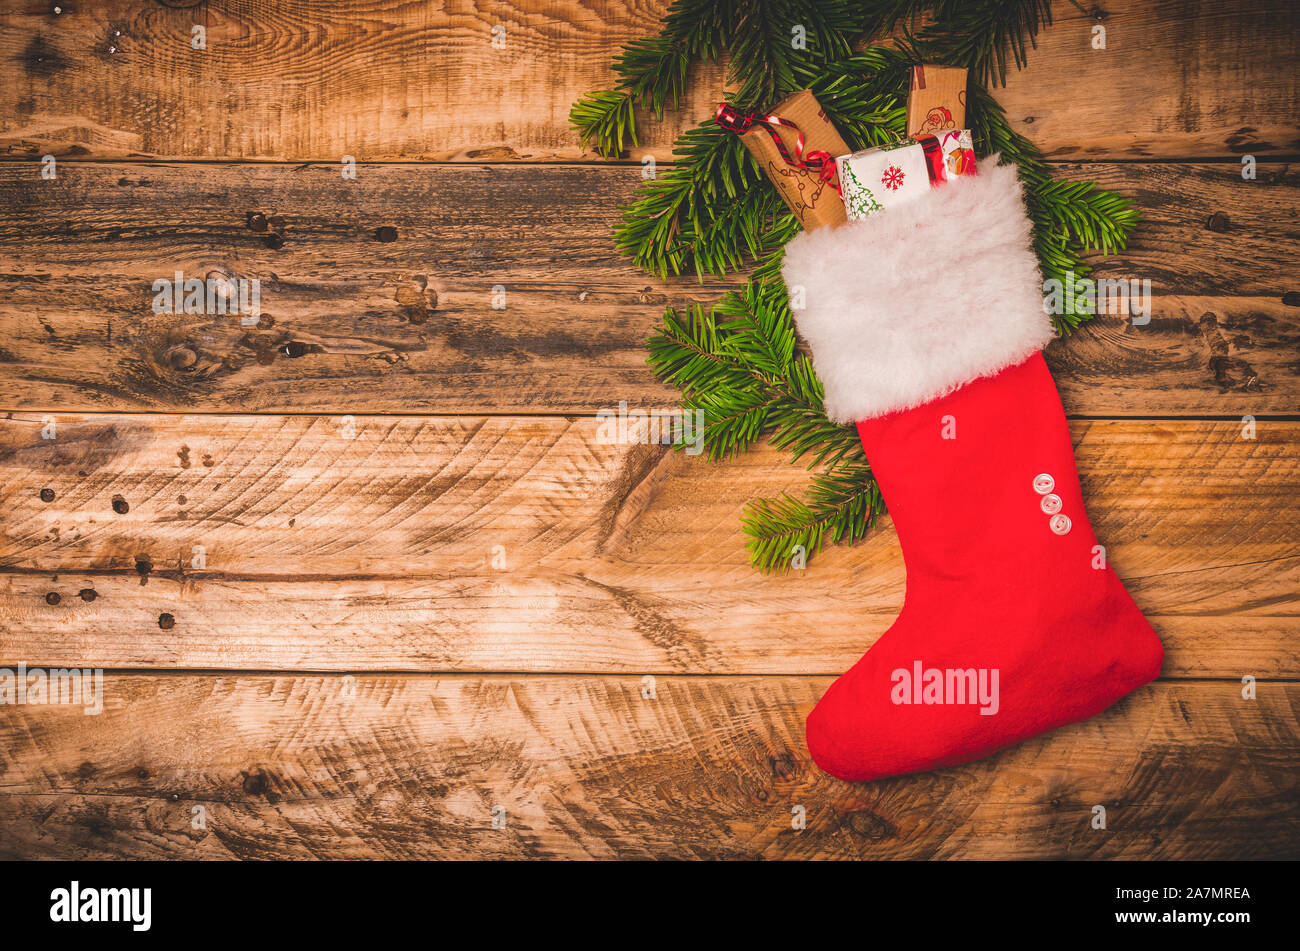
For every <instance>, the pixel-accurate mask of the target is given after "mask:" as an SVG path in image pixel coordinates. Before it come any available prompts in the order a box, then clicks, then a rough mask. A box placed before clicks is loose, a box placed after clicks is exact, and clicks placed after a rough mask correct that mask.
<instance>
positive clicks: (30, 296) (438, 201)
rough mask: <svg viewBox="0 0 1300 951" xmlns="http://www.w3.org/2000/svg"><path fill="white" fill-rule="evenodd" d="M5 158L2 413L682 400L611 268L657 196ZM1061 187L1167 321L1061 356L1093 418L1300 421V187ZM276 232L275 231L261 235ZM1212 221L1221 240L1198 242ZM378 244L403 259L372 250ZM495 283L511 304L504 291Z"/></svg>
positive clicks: (556, 181) (517, 174)
mask: <svg viewBox="0 0 1300 951" xmlns="http://www.w3.org/2000/svg"><path fill="white" fill-rule="evenodd" d="M61 168H62V171H61V172H60V173H59V177H58V178H57V179H56V180H54V181H40V180H39V179H38V178H37V177H36V173H35V171H34V168H31V167H23V166H17V165H12V164H10V165H4V164H0V207H6V208H8V209H9V211H10V212H11V216H10V221H9V223H8V224H5V225H0V329H3V331H4V333H3V339H0V361H3V362H2V363H0V366H3V369H4V373H3V375H2V376H0V406H6V407H14V408H24V409H43V408H49V409H62V410H131V409H157V410H176V411H187V410H195V409H199V410H212V411H219V412H232V411H236V412H297V411H302V410H304V409H310V410H312V411H319V412H353V413H365V412H372V413H374V412H392V413H417V412H426V413H430V412H432V413H437V412H448V413H501V412H507V413H508V412H550V413H584V412H585V413H590V412H594V411H596V410H597V409H599V408H601V407H604V406H610V405H617V403H618V402H619V401H620V400H627V401H628V402H629V403H632V404H639V405H666V404H668V403H670V402H671V401H672V400H674V399H675V394H674V392H673V391H672V390H671V389H670V388H668V387H665V386H662V385H660V384H659V383H657V382H656V381H655V380H654V378H653V376H652V374H651V373H650V370H649V369H648V367H647V366H646V364H645V346H644V342H645V338H646V337H647V336H648V335H649V334H650V333H652V332H653V331H654V330H655V329H656V328H657V327H658V325H659V322H660V319H661V316H662V313H663V307H664V306H665V305H666V304H672V305H674V306H678V307H680V306H682V305H684V304H685V303H687V302H689V301H692V300H702V301H711V300H715V299H716V298H717V296H718V295H719V293H720V288H719V286H718V284H717V283H716V282H711V283H710V284H708V285H706V286H703V287H702V286H700V285H698V284H697V283H696V282H695V281H693V280H690V279H678V280H674V281H672V282H668V283H662V282H658V281H654V280H652V279H650V278H648V277H647V276H646V275H645V274H643V273H641V272H639V271H637V270H635V269H634V268H632V267H631V266H630V265H629V264H628V262H627V261H626V260H625V259H623V258H621V257H620V256H619V255H617V254H616V253H615V252H614V250H613V243H612V239H611V238H610V232H611V230H612V228H613V227H614V225H615V224H616V222H617V221H618V220H619V211H618V207H617V206H618V204H619V203H620V202H624V201H627V200H629V199H630V198H631V196H632V194H633V191H634V189H635V186H636V185H637V184H638V183H639V181H640V179H639V176H638V174H637V173H636V172H635V171H633V170H629V169H627V168H619V167H593V166H559V167H556V166H527V165H516V166H409V165H383V166H371V167H367V168H365V169H363V170H362V173H361V177H360V178H359V179H358V180H357V181H355V182H345V181H343V180H342V179H341V177H340V176H339V175H338V173H337V171H336V170H334V169H331V168H328V167H322V166H308V167H287V166H261V165H248V164H242V165H154V164H150V165H145V164H140V165H127V164H85V163H81V164H65V165H63V166H62V167H61ZM1259 171H1260V178H1259V179H1257V180H1255V181H1251V182H1247V181H1243V180H1242V179H1241V177H1240V174H1239V173H1238V171H1237V170H1236V169H1235V167H1233V166H1224V165H1136V164H1124V165H1082V166H1069V167H1066V168H1064V169H1062V174H1064V175H1065V176H1067V177H1070V178H1075V179H1085V178H1086V179H1094V180H1097V181H1099V182H1100V183H1101V184H1102V185H1103V186H1105V187H1107V188H1111V189H1114V190H1115V191H1117V192H1119V193H1121V194H1124V195H1128V196H1130V197H1132V198H1134V199H1135V201H1136V202H1137V203H1138V206H1139V207H1140V208H1141V210H1142V213H1143V215H1144V218H1145V220H1144V221H1143V223H1142V224H1141V225H1140V226H1139V229H1138V230H1137V232H1136V234H1135V235H1134V238H1133V242H1132V244H1131V246H1130V248H1129V249H1128V251H1127V252H1126V253H1125V254H1124V255H1123V256H1122V257H1121V258H1118V259H1115V260H1113V261H1108V262H1106V264H1105V267H1104V269H1102V270H1100V271H1099V272H1098V273H1099V274H1103V275H1106V276H1113V277H1116V278H1124V279H1138V280H1143V279H1145V280H1149V281H1150V282H1151V292H1152V294H1153V295H1154V301H1153V306H1152V315H1151V321H1150V323H1148V324H1146V325H1145V326H1133V325H1131V324H1130V322H1129V319H1128V317H1126V316H1124V315H1120V314H1116V315H1113V316H1108V317H1102V318H1098V320H1097V321H1096V323H1095V324H1094V325H1093V326H1091V327H1087V328H1085V329H1084V330H1083V331H1081V332H1080V333H1079V334H1078V335H1077V336H1076V338H1075V339H1073V340H1069V341H1062V342H1058V343H1057V344H1056V345H1054V346H1053V347H1052V348H1050V349H1049V351H1048V356H1049V361H1050V363H1051V365H1052V368H1053V371H1054V373H1055V375H1056V378H1057V381H1058V384H1059V386H1060V387H1061V390H1062V393H1063V396H1064V399H1065V403H1066V408H1067V411H1069V412H1071V413H1076V414H1081V415H1098V416H1101V415H1112V416H1114V415H1136V416H1148V415H1175V414H1185V413H1210V414H1235V415H1243V414H1251V415H1255V416H1260V415H1268V414H1278V413H1293V412H1295V410H1296V408H1297V406H1300V363H1297V361H1296V360H1295V352H1296V350H1297V348H1300V307H1296V306H1288V305H1286V304H1283V303H1282V298H1283V295H1284V294H1286V293H1288V292H1293V291H1295V290H1296V289H1297V287H1300V285H1297V283H1296V280H1295V274H1296V273H1297V271H1300V218H1297V216H1296V215H1294V214H1285V213H1280V210H1284V209H1286V208H1292V209H1295V208H1300V179H1297V175H1296V173H1295V172H1294V171H1292V170H1290V169H1289V168H1288V167H1285V166H1261V167H1260V170H1259ZM250 213H262V214H264V215H266V216H268V218H269V222H268V224H267V228H268V229H269V230H268V232H267V233H271V234H276V235H279V236H282V237H283V238H284V245H283V247H281V248H279V249H272V248H269V247H267V246H266V244H265V239H266V233H261V232H255V231H252V230H250V229H249V227H248V226H247V217H248V215H249V214H250ZM1211 213H1218V214H1221V215H1223V216H1225V217H1226V219H1227V221H1228V230H1227V231H1226V232H1218V231H1211V230H1208V229H1207V228H1206V227H1205V224H1206V220H1207V218H1208V216H1209V215H1210V214H1211ZM382 227H392V228H395V229H396V240H393V241H389V242H381V241H378V240H376V237H375V235H376V231H377V229H379V228H382ZM177 270H180V271H182V272H183V273H184V274H185V275H186V276H192V277H200V278H202V277H205V276H207V275H209V274H221V275H225V276H227V277H229V278H231V279H241V278H242V279H253V278H256V279H258V280H260V281H261V282H262V285H261V287H262V310H263V316H262V318H261V324H260V325H259V326H257V327H246V326H242V325H241V323H240V321H239V320H237V319H235V318H232V317H229V316H224V315H221V316H211V315H201V314H191V315H174V314H161V315H158V314H154V313H153V311H152V308H151V305H152V302H153V299H154V291H153V289H152V284H153V282H154V281H155V280H157V279H160V278H163V279H171V277H172V276H173V274H174V273H175V271H177ZM495 287H500V288H501V289H503V290H504V293H505V298H504V309H494V304H495V303H501V302H502V301H501V300H500V299H498V298H494V291H493V288H495Z"/></svg>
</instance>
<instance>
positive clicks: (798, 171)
mask: <svg viewBox="0 0 1300 951" xmlns="http://www.w3.org/2000/svg"><path fill="white" fill-rule="evenodd" d="M771 114H773V115H776V116H779V117H780V118H781V120H782V121H784V122H792V123H794V124H795V125H796V126H798V127H799V132H802V133H803V139H804V141H803V154H804V155H807V154H808V153H810V152H818V151H821V152H828V153H830V156H831V158H832V159H834V158H837V157H838V156H841V155H847V154H848V153H849V151H850V149H849V147H848V146H847V145H845V144H844V140H843V139H842V138H840V134H839V133H838V132H836V131H835V126H833V125H832V124H831V120H830V119H828V118H827V117H826V113H825V112H823V111H822V107H821V104H820V103H819V102H818V101H817V97H816V96H814V95H813V94H812V93H810V92H809V91H808V90H806V89H804V90H801V91H800V92H797V93H795V94H794V95H793V96H790V97H789V98H787V99H785V100H783V101H782V102H780V103H779V104H778V105H777V106H775V107H774V108H773V109H772V110H771ZM770 131H775V132H776V134H778V135H780V136H781V141H782V142H783V143H784V144H785V148H786V152H787V153H789V154H790V155H791V156H794V155H795V147H796V144H797V142H798V139H799V133H798V132H796V131H795V130H794V129H788V128H785V127H784V126H777V127H776V128H775V130H770V129H769V127H768V126H766V125H763V124H761V123H758V122H755V123H754V124H753V125H752V126H750V128H749V131H748V132H746V133H745V134H744V135H742V136H741V137H740V141H741V142H742V143H744V145H745V148H747V149H749V151H750V152H751V153H753V155H754V158H755V159H757V160H758V164H759V166H760V167H761V168H762V169H763V173H764V174H765V175H766V176H767V177H768V178H769V179H771V181H772V183H773V184H774V185H776V188H777V191H779V192H780V193H781V197H782V198H783V199H785V203H786V204H787V205H788V206H789V207H790V210H791V211H793V212H794V213H795V217H797V218H798V219H799V223H800V224H802V225H803V226H804V228H805V229H806V230H812V229H813V228H825V227H827V226H830V225H838V224H841V223H843V222H845V221H847V220H848V216H847V215H845V214H844V201H843V200H842V199H841V198H840V195H839V192H837V191H836V190H835V186H834V184H833V180H832V181H831V182H827V181H824V180H823V179H822V177H821V176H820V175H818V174H817V172H816V171H814V170H812V169H806V168H797V167H795V166H794V165H790V164H788V163H787V162H786V161H785V159H784V158H782V156H781V152H780V150H778V149H777V147H776V143H775V142H773V141H772V136H771V134H769V133H770ZM831 164H832V166H833V165H834V162H832V163H831Z"/></svg>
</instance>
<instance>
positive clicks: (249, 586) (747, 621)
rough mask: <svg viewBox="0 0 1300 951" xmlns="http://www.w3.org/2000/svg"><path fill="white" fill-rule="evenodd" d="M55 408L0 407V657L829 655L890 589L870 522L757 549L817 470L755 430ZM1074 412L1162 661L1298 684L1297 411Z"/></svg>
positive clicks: (865, 634) (351, 662)
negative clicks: (641, 435) (46, 496)
mask: <svg viewBox="0 0 1300 951" xmlns="http://www.w3.org/2000/svg"><path fill="white" fill-rule="evenodd" d="M52 418H54V419H55V420H56V430H55V438H54V439H52V440H49V439H45V438H43V437H44V433H45V432H46V423H45V422H44V421H43V420H45V418H44V417H41V416H36V415H25V414H19V415H15V416H14V417H13V418H11V419H5V420H0V506H3V508H4V511H5V513H6V518H5V523H4V530H3V532H2V533H0V570H3V572H4V574H0V622H2V624H3V628H2V629H3V631H4V633H3V634H0V656H6V657H12V658H21V659H25V660H27V662H28V663H32V664H37V663H41V664H47V665H62V664H81V665H85V664H96V665H104V666H110V667H111V666H118V667H191V668H245V669H255V670H256V669H276V670H278V669H299V668H305V669H314V670H323V669H336V670H337V669H342V670H350V669H356V670H359V669H371V670H483V671H492V670H512V671H514V670H518V671H522V670H537V671H594V672H604V671H628V672H632V671H643V672H644V671H679V672H688V671H689V672H700V673H741V672H743V673H765V672H771V673H791V672H801V673H802V672H807V673H836V672H839V671H842V670H844V669H847V667H848V666H850V665H851V663H852V662H853V661H854V660H856V659H857V657H858V656H859V655H860V654H861V653H862V651H863V650H864V649H865V648H866V647H867V646H868V645H869V644H870V643H872V642H874V640H875V638H876V637H877V636H878V635H879V634H880V633H883V631H884V630H885V629H886V628H887V627H888V626H889V624H890V623H891V622H892V620H893V617H894V615H895V614H896V613H897V611H898V609H899V607H900V606H901V602H902V594H903V585H904V571H903V565H902V559H901V556H900V555H899V552H898V547H897V541H896V538H895V536H894V533H893V532H892V531H891V530H889V529H888V528H887V527H885V526H882V528H881V530H879V531H876V532H874V533H873V534H872V535H871V537H870V538H869V539H868V540H867V541H866V542H864V543H862V544H859V545H858V546H856V547H854V548H852V549H848V548H841V549H836V550H832V551H828V552H826V553H825V554H823V555H821V556H819V557H818V558H817V559H815V560H814V561H813V562H812V564H811V565H810V566H809V568H808V569H806V570H805V571H801V572H792V573H791V574H790V575H789V576H787V577H783V578H765V577H764V576H762V575H760V574H758V573H757V572H755V571H754V570H752V569H751V568H749V567H748V562H747V555H746V552H745V550H744V536H743V534H742V532H741V530H740V516H741V509H742V507H743V504H744V502H745V501H746V500H747V499H750V498H754V497H758V496H774V495H777V494H779V493H780V492H782V491H786V490H793V491H798V490H799V489H800V488H801V487H802V486H803V485H804V484H805V482H806V475H805V474H804V472H803V471H802V469H800V468H796V467H793V466H790V465H789V464H788V462H787V461H786V457H785V455H784V454H783V453H780V452H776V451H774V450H771V449H762V450H759V451H755V452H751V453H747V454H745V455H744V456H741V457H739V458H737V459H736V460H734V461H731V462H727V463H709V462H707V461H706V460H704V459H702V458H690V457H688V456H686V455H684V454H682V453H674V452H672V451H671V450H670V449H668V448H667V447H662V446H647V445H638V444H631V445H629V444H617V443H614V444H610V443H607V442H605V441H604V440H603V438H602V432H601V425H600V423H599V422H598V421H597V420H594V419H590V418H582V419H576V420H558V419H553V418H510V417H490V418H470V417H458V418H454V419H446V418H410V417H400V418H393V417H350V418H349V420H350V421H349V420H340V419H336V418H329V417H304V416H292V417H266V416H233V417H221V416H167V415H144V416H134V415H127V416H98V415H95V416H84V417H52ZM1072 428H1073V434H1074V442H1075V445H1076V453H1077V457H1078V460H1079V467H1080V470H1081V472H1082V477H1083V489H1084V493H1085V497H1086V498H1087V499H1088V501H1089V507H1090V510H1091V512H1092V513H1093V517H1094V527H1095V528H1096V531H1097V534H1098V537H1099V538H1100V539H1101V540H1102V541H1103V543H1107V544H1110V545H1111V548H1110V549H1108V552H1107V557H1108V558H1109V560H1110V561H1111V563H1112V564H1113V565H1114V566H1115V568H1116V570H1117V571H1118V572H1119V574H1120V576H1121V577H1123V578H1124V579H1125V580H1126V581H1127V582H1128V584H1129V586H1130V589H1131V591H1132V593H1133V595H1134V597H1135V598H1136V599H1137V601H1138V604H1139V605H1140V606H1141V607H1142V608H1143V609H1144V611H1146V612H1147V613H1148V614H1149V615H1151V616H1152V618H1153V622H1154V623H1155V624H1156V626H1157V629H1158V630H1159V631H1160V632H1161V633H1162V634H1163V635H1164V636H1165V638H1166V640H1167V642H1168V649H1169V659H1168V661H1167V662H1166V673H1167V674H1170V675H1175V676H1207V675H1208V676H1217V677H1230V678H1234V679H1235V678H1239V677H1240V676H1241V675H1242V674H1243V673H1253V674H1255V675H1257V676H1289V677H1300V657H1297V656H1296V652H1295V651H1294V638H1295V636H1296V633H1297V631H1300V553H1297V551H1296V549H1295V530H1296V525H1297V523H1300V511H1298V507H1300V496H1298V495H1297V493H1296V486H1297V484H1300V452H1297V446H1300V423H1297V422H1276V421H1261V422H1258V423H1257V424H1256V433H1255V436H1254V438H1243V428H1242V425H1241V424H1240V423H1239V422H1208V421H1207V422H1196V421H1167V420H1148V421H1139V420H1125V421H1075V422H1074V423H1073V424H1072ZM349 432H350V433H351V435H350V436H349V435H348V433H349ZM1243 484H1248V485H1250V486H1251V495H1250V504H1249V506H1246V507H1242V506H1239V505H1233V504H1231V501H1232V499H1233V498H1234V497H1235V496H1236V493H1238V492H1239V491H1240V487H1241V486H1242V485H1243ZM43 489H49V490H51V491H53V493H54V499H53V501H51V502H45V501H43V500H42V498H41V494H40V493H41V491H42V490H43ZM118 498H120V499H121V500H122V501H123V502H125V503H126V506H127V511H126V512H125V513H124V514H119V513H117V512H115V511H114V509H113V502H114V500H115V499H118ZM886 524H887V523H886ZM195 546H201V547H202V549H203V552H202V559H203V561H202V567H201V568H196V567H195V562H194V557H195V555H194V553H195ZM498 559H499V560H498ZM142 563H143V564H147V565H148V566H149V569H148V574H147V577H142V576H141V574H140V570H139V566H140V565H141V564H142ZM87 589H89V590H91V591H93V592H94V593H95V596H94V599H93V600H90V601H87V600H85V599H84V598H83V597H82V596H81V592H83V591H85V590H87ZM51 593H53V594H55V595H57V596H58V603H57V604H49V603H47V601H46V597H47V595H49V594H51ZM164 613H165V614H169V615H171V618H172V619H173V620H174V623H175V626H174V627H172V628H168V629H161V628H160V626H159V618H160V616H161V615H162V614H164Z"/></svg>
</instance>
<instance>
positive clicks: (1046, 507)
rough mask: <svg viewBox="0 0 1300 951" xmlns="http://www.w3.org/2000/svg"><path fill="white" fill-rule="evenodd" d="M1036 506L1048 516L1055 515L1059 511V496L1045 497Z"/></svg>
mask: <svg viewBox="0 0 1300 951" xmlns="http://www.w3.org/2000/svg"><path fill="white" fill-rule="evenodd" d="M1038 504H1039V505H1040V506H1042V509H1043V511H1044V512H1046V513H1047V514H1048V515H1055V514H1056V513H1057V512H1059V511H1061V497H1060V496H1059V495H1045V496H1043V498H1042V501H1040V502H1039V503H1038Z"/></svg>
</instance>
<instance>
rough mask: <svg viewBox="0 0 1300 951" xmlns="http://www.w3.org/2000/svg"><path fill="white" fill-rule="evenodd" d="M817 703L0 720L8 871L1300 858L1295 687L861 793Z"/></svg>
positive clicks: (465, 706)
mask: <svg viewBox="0 0 1300 951" xmlns="http://www.w3.org/2000/svg"><path fill="white" fill-rule="evenodd" d="M828 683H829V680H828V679H826V678H800V677H767V678H757V677H754V678H735V677H730V678H713V677H698V676H697V677H681V678H673V677H660V678H657V680H656V682H655V683H654V699H644V698H643V696H642V690H643V683H642V681H641V680H640V679H639V678H634V677H628V678H609V677H604V678H594V677H539V676H533V677H503V676H496V677H486V678H480V677H439V678H430V677H393V676H385V677H366V676H363V677H352V678H344V677H340V676H230V675H220V676H216V675H213V676H204V677H193V676H184V677H176V676H166V675H161V676H160V675H147V676H146V675H115V674H110V675H108V676H107V678H106V679H105V682H104V696H105V702H104V710H103V712H102V713H101V714H100V715H98V716H87V715H85V714H84V713H83V711H82V710H81V709H80V708H78V707H71V706H61V707H60V706H45V707H38V706H26V707H17V708H15V709H14V712H13V713H11V714H8V715H6V716H5V717H3V718H0V790H2V792H0V828H3V829H4V833H5V834H4V835H3V836H0V857H5V858H22V857H28V856H32V855H41V856H47V857H57V858H94V859H103V858H114V859H122V858H184V859H227V858H264V857H266V856H278V857H283V858H299V859H303V858H457V857H465V856H469V855H473V856H477V857H483V858H506V857H509V858H546V857H558V856H563V857H596V858H610V857H624V858H648V857H654V858H873V859H884V858H907V859H918V858H963V859H978V858H1018V859H1029V858H1035V859H1044V858H1077V859H1079V858H1087V859H1102V858H1132V859H1209V858H1230V859H1243V858H1284V857H1294V855H1295V850H1296V845H1297V842H1300V773H1297V771H1296V769H1295V759H1294V757H1295V746H1296V743H1297V740H1300V723H1298V722H1297V715H1296V711H1297V709H1298V708H1300V685H1297V684H1295V683H1277V684H1272V683H1262V684H1260V685H1259V686H1258V696H1257V698H1256V699H1254V700H1246V699H1243V698H1242V696H1241V686H1240V685H1239V684H1233V683H1215V682H1197V683H1180V684H1154V685H1151V686H1148V687H1144V688H1142V689H1141V690H1139V691H1137V692H1136V693H1134V694H1132V695H1131V696H1129V697H1127V698H1125V699H1124V700H1122V701H1120V703H1119V704H1117V705H1116V706H1115V707H1113V708H1112V709H1111V710H1108V711H1107V712H1105V713H1103V714H1101V715H1100V716H1098V717H1095V718H1093V719H1091V720H1089V721H1087V722H1085V723H1081V724H1075V725H1072V726H1067V727H1063V728H1061V729H1060V730H1057V731H1055V732H1053V733H1049V734H1047V735H1045V736H1041V737H1038V738H1035V739H1033V740H1030V741H1028V742H1026V743H1024V744H1022V745H1020V746H1018V747H1015V748H1013V749H1010V750H1006V751H1003V752H1001V753H998V754H996V755H994V756H992V757H989V758H987V759H985V760H983V761H981V762H978V763H974V764H970V765H968V766H964V767H957V768H952V769H946V770H941V771H938V772H934V773H929V774H924V775H920V776H911V777H902V778H898V779H892V780H887V781H884V782H878V783H871V784H868V785H858V786H855V785H850V784H846V783H841V782H838V781H836V780H833V779H831V778H830V777H828V776H826V775H825V774H823V773H821V772H820V771H818V770H817V769H816V767H815V766H814V765H813V764H812V762H811V761H810V760H809V759H808V756H807V753H806V751H805V748H804V743H803V718H804V716H806V715H807V712H808V710H809V709H811V707H812V705H813V704H814V703H815V701H816V699H817V697H818V696H819V695H820V694H821V692H822V691H823V690H824V689H825V688H826V686H827V684H828ZM1097 805H1101V806H1104V807H1105V809H1106V823H1107V827H1106V829H1105V830H1097V829H1093V828H1092V827H1091V823H1092V819H1093V815H1094V813H1093V808H1094V806H1097ZM799 806H802V807H803V809H804V810H805V812H806V828H804V829H802V830H798V831H796V830H795V829H794V828H792V820H793V818H794V812H793V810H794V809H795V808H796V807H799ZM196 807H202V810H203V820H204V821H203V827H202V828H196V827H195V822H196V820H195V811H194V810H195V808H196ZM498 809H503V810H504V812H496V813H495V815H496V816H497V817H499V818H500V819H503V820H504V823H505V827H504V828H502V829H494V828H492V822H493V818H494V810H498Z"/></svg>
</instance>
